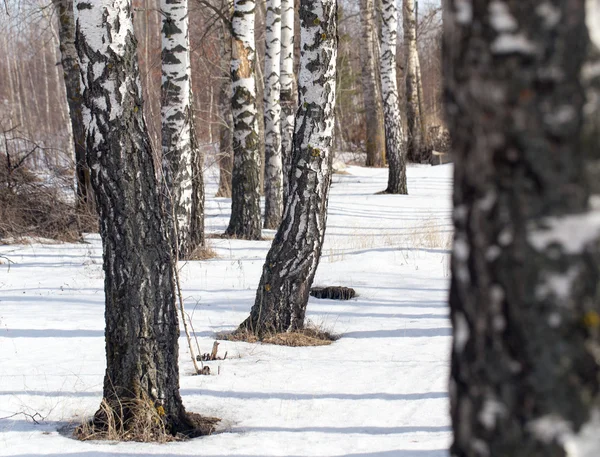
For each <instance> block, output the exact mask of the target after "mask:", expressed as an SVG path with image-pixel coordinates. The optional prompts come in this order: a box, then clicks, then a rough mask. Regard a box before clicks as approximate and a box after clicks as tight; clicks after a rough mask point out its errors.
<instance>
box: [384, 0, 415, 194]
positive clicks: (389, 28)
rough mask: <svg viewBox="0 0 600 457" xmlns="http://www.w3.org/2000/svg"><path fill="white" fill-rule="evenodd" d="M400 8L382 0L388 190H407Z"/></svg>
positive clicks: (396, 191)
mask: <svg viewBox="0 0 600 457" xmlns="http://www.w3.org/2000/svg"><path fill="white" fill-rule="evenodd" d="M397 30H398V9H397V8H396V1H395V0H381V59H380V65H381V72H380V73H381V95H382V97H383V107H384V117H385V149H386V155H387V159H388V164H389V172H388V185H387V189H386V190H385V193H388V194H407V193H408V189H407V185H406V146H405V139H404V135H403V133H402V119H401V118H400V106H399V105H398V83H397V82H396V42H397V35H398V32H397Z"/></svg>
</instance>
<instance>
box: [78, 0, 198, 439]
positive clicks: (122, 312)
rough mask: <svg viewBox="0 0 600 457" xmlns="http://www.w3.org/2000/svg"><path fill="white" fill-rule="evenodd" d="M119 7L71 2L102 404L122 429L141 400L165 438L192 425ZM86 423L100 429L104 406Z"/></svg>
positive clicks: (120, 0)
mask: <svg viewBox="0 0 600 457" xmlns="http://www.w3.org/2000/svg"><path fill="white" fill-rule="evenodd" d="M132 14H133V8H132V5H131V2H130V1H128V0H95V1H93V2H92V1H84V0H76V1H75V15H76V20H77V22H76V24H77V32H76V46H77V52H78V55H79V62H80V69H81V77H82V80H83V94H82V95H83V100H84V112H83V117H84V121H85V123H86V132H87V135H86V145H87V151H88V161H89V164H90V169H91V171H92V185H93V187H94V192H95V195H96V202H97V208H98V212H99V215H100V220H101V225H100V227H101V231H100V234H101V236H102V244H103V247H104V254H103V258H104V274H105V280H104V287H105V296H106V310H105V317H106V331H105V338H106V363H107V367H106V374H105V377H104V389H103V396H104V401H105V403H106V406H107V408H108V409H109V410H111V411H112V413H113V414H114V416H115V417H116V420H117V422H118V423H117V424H116V425H117V426H123V427H127V426H128V424H131V423H132V421H131V419H133V416H135V415H136V408H135V405H138V404H139V402H145V403H150V407H151V408H154V409H155V410H156V411H157V412H158V415H159V416H160V417H162V420H163V422H164V424H165V426H166V428H167V430H168V431H170V432H171V433H176V432H188V431H190V430H191V429H192V428H193V427H194V425H193V423H192V421H191V419H190V417H189V416H188V414H186V411H185V408H184V407H183V404H182V401H181V397H180V395H179V367H178V343H177V341H178V338H179V325H178V320H177V313H176V308H175V284H174V279H173V272H174V261H173V257H172V249H171V248H170V241H169V237H168V231H167V226H166V223H165V220H164V214H163V213H164V211H163V210H162V202H161V199H160V194H159V186H158V183H157V180H156V175H155V168H154V162H153V155H152V151H151V147H150V139H149V136H148V131H147V128H146V124H145V121H144V116H143V114H142V96H141V88H140V76H139V70H138V64H137V56H136V40H135V37H134V35H133V24H132ZM94 426H95V427H96V428H97V429H99V430H103V429H106V427H108V426H109V424H108V420H107V413H106V409H105V408H103V407H101V408H100V410H99V411H98V412H97V413H96V415H95V416H94Z"/></svg>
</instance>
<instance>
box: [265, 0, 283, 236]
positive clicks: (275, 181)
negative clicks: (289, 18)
mask: <svg viewBox="0 0 600 457" xmlns="http://www.w3.org/2000/svg"><path fill="white" fill-rule="evenodd" d="M266 32H267V33H266V37H265V86H264V113H265V116H264V118H265V228H267V229H276V228H277V227H278V226H279V223H280V222H281V213H282V211H283V169H282V168H283V166H282V160H281V104H280V94H281V83H280V60H281V0H268V1H267V17H266Z"/></svg>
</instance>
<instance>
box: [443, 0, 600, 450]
mask: <svg viewBox="0 0 600 457" xmlns="http://www.w3.org/2000/svg"><path fill="white" fill-rule="evenodd" d="M584 6H585V1H584V0H575V1H570V2H561V1H558V0H556V1H544V2H540V1H537V0H521V1H519V2H510V3H509V2H501V1H485V2H478V3H477V4H476V5H472V4H471V2H465V1H459V0H448V1H447V3H446V8H445V11H444V59H445V62H444V69H445V77H446V80H445V84H446V87H445V90H446V94H447V96H448V98H447V104H446V107H447V118H448V122H449V127H450V133H451V136H452V139H453V148H452V150H453V155H454V158H455V171H454V225H455V237H454V250H453V254H452V282H451V290H450V299H449V300H450V308H451V319H452V324H453V329H454V340H453V349H452V363H451V380H450V401H451V416H452V423H453V429H454V443H453V444H452V447H451V455H452V456H456V457H483V456H511V457H521V456H522V457H549V456H552V457H559V456H560V457H564V456H567V455H569V456H571V455H577V456H586V457H587V456H595V455H598V454H599V453H600V442H598V440H597V430H598V422H597V419H594V417H596V418H597V417H598V414H600V412H599V411H598V406H599V404H600V396H599V392H600V382H599V379H600V377H599V375H600V365H599V360H600V358H599V357H598V355H599V354H600V302H599V300H598V297H599V296H600V287H599V286H600V283H599V281H598V277H599V275H600V217H598V212H597V211H598V205H597V197H593V198H592V199H590V198H589V197H590V195H589V189H588V186H587V183H586V182H585V179H584V176H585V171H584V168H585V165H586V162H587V160H588V156H587V154H588V152H587V151H586V150H585V148H582V144H581V138H582V133H583V122H582V121H583V118H584V116H583V106H584V93H583V90H582V85H581V81H580V72H581V69H582V64H583V63H584V58H585V50H586V44H587V42H588V38H587V33H586V29H585V9H584ZM595 149H596V150H597V144H596V146H595ZM594 424H595V425H594ZM590 427H592V428H595V431H594V432H593V434H594V435H595V437H596V438H595V439H596V444H595V445H593V446H589V443H587V444H586V443H583V444H584V446H587V450H583V449H585V447H580V445H581V444H582V442H581V441H580V439H581V435H580V434H579V432H580V431H581V430H585V429H588V428H590Z"/></svg>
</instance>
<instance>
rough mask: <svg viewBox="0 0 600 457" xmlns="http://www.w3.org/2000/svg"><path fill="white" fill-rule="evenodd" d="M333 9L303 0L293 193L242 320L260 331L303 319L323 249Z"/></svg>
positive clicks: (329, 0) (320, 0)
mask: <svg viewBox="0 0 600 457" xmlns="http://www.w3.org/2000/svg"><path fill="white" fill-rule="evenodd" d="M336 10H337V7H336V1H335V0H302V1H301V3H300V21H301V49H302V52H301V57H300V74H299V77H298V81H299V88H298V91H299V93H300V98H299V108H298V113H297V114H296V130H295V135H294V155H293V162H292V174H290V194H289V198H288V199H287V201H286V203H285V208H284V214H283V220H282V222H281V225H280V226H279V229H278V230H277V234H276V235H275V240H274V241H273V244H272V245H271V249H270V250H269V253H268V254H267V259H266V262H265V265H264V267H263V272H262V277H261V279H260V283H259V286H258V290H257V293H256V301H255V303H254V306H253V307H252V310H251V312H250V317H248V319H246V320H245V321H244V322H243V323H242V324H241V325H240V329H246V330H248V331H251V332H253V333H255V334H257V335H259V336H261V335H264V334H268V333H271V332H285V331H292V330H296V329H300V328H302V327H303V326H304V315H305V313H306V305H307V303H308V294H309V290H310V286H311V284H312V281H313V278H314V275H315V272H316V269H317V265H318V263H319V259H320V256H321V249H322V246H323V238H324V236H325V224H326V220H327V201H328V196H329V186H330V184H331V164H332V147H333V137H332V134H333V127H334V112H335V82H336V81H335V70H336V68H335V64H336V56H337V27H336Z"/></svg>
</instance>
